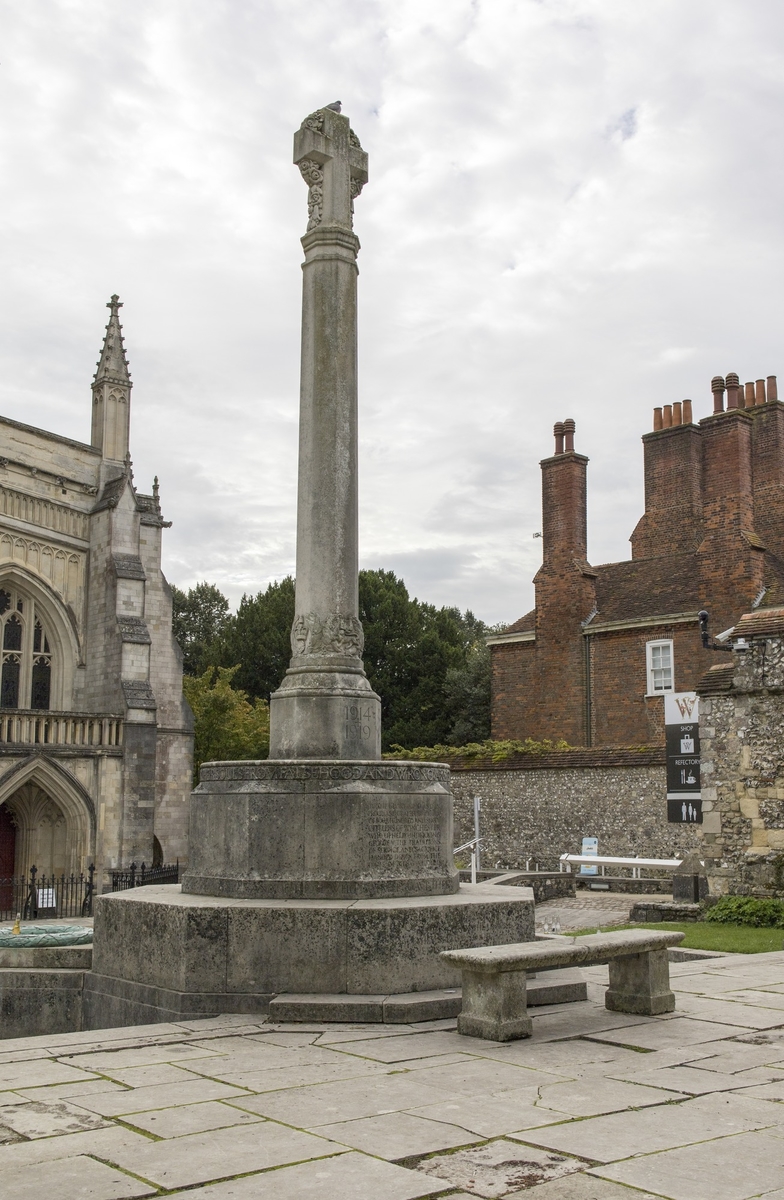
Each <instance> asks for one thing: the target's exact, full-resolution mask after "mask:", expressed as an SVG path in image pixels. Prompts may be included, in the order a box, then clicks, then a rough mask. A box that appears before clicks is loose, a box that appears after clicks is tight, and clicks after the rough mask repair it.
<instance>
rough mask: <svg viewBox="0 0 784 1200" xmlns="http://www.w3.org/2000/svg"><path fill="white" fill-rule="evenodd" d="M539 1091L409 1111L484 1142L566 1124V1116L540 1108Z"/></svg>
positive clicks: (525, 1090)
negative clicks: (481, 1139)
mask: <svg viewBox="0 0 784 1200" xmlns="http://www.w3.org/2000/svg"><path fill="white" fill-rule="evenodd" d="M538 1099H539V1088H538V1087H528V1088H521V1089H520V1090H519V1091H505V1092H497V1093H494V1094H490V1095H483V1096H481V1095H480V1096H476V1095H472V1096H460V1095H458V1094H456V1095H454V1096H452V1097H451V1099H449V1100H443V1101H441V1102H440V1103H439V1104H430V1105H428V1106H426V1107H424V1108H414V1109H411V1110H410V1111H411V1112H413V1113H414V1115H416V1116H420V1117H427V1118H428V1120H431V1121H445V1122H446V1123H447V1124H452V1125H459V1126H460V1127H461V1128H462V1129H465V1130H466V1131H467V1133H469V1134H470V1133H475V1134H479V1135H481V1136H482V1137H484V1138H494V1137H503V1136H504V1135H505V1134H508V1133H516V1132H519V1131H520V1130H521V1129H535V1128H536V1127H537V1126H539V1125H552V1124H554V1123H555V1122H557V1121H563V1120H564V1114H563V1113H555V1112H552V1111H551V1110H550V1109H547V1108H538V1107H537V1100H538Z"/></svg>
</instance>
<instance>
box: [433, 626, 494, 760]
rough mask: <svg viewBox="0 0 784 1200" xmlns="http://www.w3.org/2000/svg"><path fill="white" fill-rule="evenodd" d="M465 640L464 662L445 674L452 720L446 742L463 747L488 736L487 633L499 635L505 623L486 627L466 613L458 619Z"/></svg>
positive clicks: (488, 664)
mask: <svg viewBox="0 0 784 1200" xmlns="http://www.w3.org/2000/svg"><path fill="white" fill-rule="evenodd" d="M460 621H461V624H462V627H463V631H464V635H465V638H466V651H465V659H464V661H463V662H462V663H461V664H460V665H459V666H456V667H450V668H449V670H448V671H447V673H446V680H445V693H446V706H447V711H448V712H449V716H450V721H451V730H450V733H449V736H448V738H447V743H448V744H449V745H451V746H464V745H466V743H468V742H484V741H487V740H488V739H489V737H490V686H491V679H492V667H491V661H490V647H489V646H488V645H487V642H486V641H485V638H486V636H487V634H488V633H500V632H501V630H503V629H506V628H507V623H506V622H501V623H500V624H499V625H493V626H488V625H485V623H484V621H481V620H480V619H479V618H478V617H475V616H474V614H473V613H472V612H471V611H470V609H469V610H467V611H466V613H465V614H464V615H463V616H462V617H461V618H460Z"/></svg>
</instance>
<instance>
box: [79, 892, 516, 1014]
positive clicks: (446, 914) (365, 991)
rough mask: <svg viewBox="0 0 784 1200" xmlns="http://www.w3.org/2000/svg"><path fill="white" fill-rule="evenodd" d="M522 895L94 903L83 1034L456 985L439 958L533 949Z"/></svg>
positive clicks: (134, 898) (157, 897) (149, 896)
mask: <svg viewBox="0 0 784 1200" xmlns="http://www.w3.org/2000/svg"><path fill="white" fill-rule="evenodd" d="M533 937H534V898H533V892H532V891H531V889H530V888H525V887H504V886H503V885H491V884H475V885H471V884H463V885H462V886H461V887H460V889H459V891H458V892H457V893H455V894H453V895H449V896H420V897H406V898H402V899H384V900H322V901H317V900H237V899H221V898H218V897H212V896H194V895H187V894H186V893H185V892H182V891H181V889H180V887H179V885H177V884H168V885H165V884H163V885H162V884H153V885H150V886H147V887H140V888H133V889H132V890H129V891H127V892H115V893H113V894H109V895H104V896H100V897H98V899H97V901H96V911H95V949H94V956H93V969H92V972H90V973H89V974H88V975H87V976H86V977H85V993H84V1005H85V1010H84V1011H85V1018H84V1021H85V1028H87V1029H100V1028H105V1027H107V1026H110V1025H137V1024H139V1025H141V1024H145V1023H147V1022H155V1021H173V1020H185V1019H192V1018H196V1017H206V1016H210V1015H213V1014H215V1013H266V1012H267V1011H268V1010H269V1004H270V1001H271V1000H272V999H273V998H274V997H275V996H276V995H279V994H281V993H286V994H291V993H298V994H299V993H307V994H310V995H313V994H319V993H320V994H329V995H336V994H347V995H351V996H361V995H369V996H373V997H375V998H376V999H377V998H378V997H379V996H380V995H381V996H383V995H390V994H391V995H401V994H410V993H412V992H429V991H431V990H433V989H438V988H454V987H459V986H460V975H459V973H458V971H457V970H456V968H454V967H452V966H451V965H450V964H449V963H445V962H443V961H442V960H441V958H440V957H439V955H440V952H441V951H442V950H449V949H458V948H463V947H467V946H492V945H500V944H504V943H509V942H521V941H530V940H532V939H533Z"/></svg>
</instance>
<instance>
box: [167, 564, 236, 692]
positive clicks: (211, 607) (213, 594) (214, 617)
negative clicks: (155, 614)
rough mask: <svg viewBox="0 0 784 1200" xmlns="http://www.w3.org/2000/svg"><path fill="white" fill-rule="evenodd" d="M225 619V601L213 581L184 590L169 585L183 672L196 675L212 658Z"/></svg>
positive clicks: (226, 602)
mask: <svg viewBox="0 0 784 1200" xmlns="http://www.w3.org/2000/svg"><path fill="white" fill-rule="evenodd" d="M228 619H229V602H228V600H227V599H226V597H225V596H224V595H223V593H222V592H221V591H220V589H219V588H217V587H216V586H215V584H214V583H206V582H205V583H197V584H196V586H195V587H192V588H189V589H188V591H187V592H183V591H181V590H180V589H179V588H178V587H172V628H173V630H174V636H175V637H176V639H177V641H178V642H179V644H180V649H181V650H182V659H183V664H182V665H183V671H184V672H185V674H186V675H200V674H202V672H203V671H204V670H205V669H206V668H207V667H208V666H209V665H210V664H211V663H212V662H213V661H214V658H215V653H216V643H217V640H218V638H219V637H220V635H221V633H222V632H223V630H224V628H225V626H226V622H227V621H228Z"/></svg>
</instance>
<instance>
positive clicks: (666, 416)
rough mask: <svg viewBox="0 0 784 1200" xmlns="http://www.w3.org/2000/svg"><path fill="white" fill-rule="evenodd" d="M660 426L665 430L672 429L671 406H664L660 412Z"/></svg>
mask: <svg viewBox="0 0 784 1200" xmlns="http://www.w3.org/2000/svg"><path fill="white" fill-rule="evenodd" d="M662 418H663V419H662V425H663V426H664V428H665V429H672V405H671V404H665V406H664V409H663V410H662Z"/></svg>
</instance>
